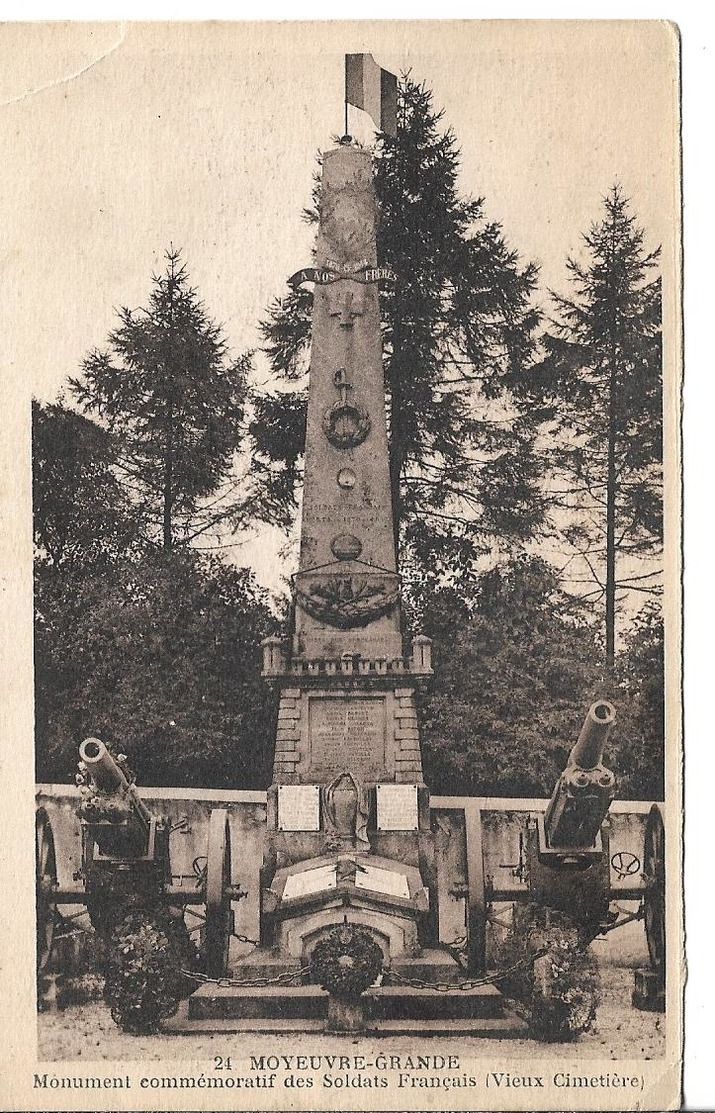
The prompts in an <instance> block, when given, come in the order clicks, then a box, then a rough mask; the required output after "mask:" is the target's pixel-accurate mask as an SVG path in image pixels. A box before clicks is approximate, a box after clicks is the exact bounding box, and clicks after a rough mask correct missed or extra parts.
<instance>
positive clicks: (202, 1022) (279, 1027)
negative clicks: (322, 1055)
mask: <svg viewBox="0 0 715 1113" xmlns="http://www.w3.org/2000/svg"><path fill="white" fill-rule="evenodd" d="M162 1031H164V1032H166V1033H167V1034H171V1035H176V1036H191V1035H199V1034H206V1035H210V1034H213V1033H215V1034H217V1035H219V1034H229V1033H233V1032H247V1033H249V1032H250V1033H252V1034H254V1035H277V1034H280V1033H284V1034H294V1035H298V1034H310V1033H315V1034H319V1033H321V1032H324V1031H325V1020H323V1019H316V1018H315V1017H313V1018H303V1019H299V1018H295V1017H292V1018H291V1017H282V1016H278V1017H270V1018H268V1019H262V1018H251V1019H248V1018H243V1017H207V1018H202V1019H198V1018H195V1017H191V1016H190V1015H189V1010H188V1008H187V1005H186V1002H184V1003H183V1004H182V1006H181V1008H180V1009H179V1011H178V1013H177V1014H176V1016H172V1017H171V1018H170V1019H169V1020H165V1021H164V1022H163V1023H162ZM366 1034H367V1035H375V1036H380V1035H386V1036H388V1035H390V1036H392V1035H395V1036H409V1035H418V1036H473V1037H475V1038H481V1039H514V1038H518V1037H520V1036H521V1037H524V1036H525V1035H526V1034H527V1025H526V1024H525V1022H524V1021H523V1020H519V1019H518V1017H515V1016H513V1015H511V1014H509V1013H507V1014H506V1015H504V1016H502V1017H459V1018H457V1019H453V1020H449V1019H442V1020H406V1019H402V1020H374V1019H373V1020H368V1021H367V1022H366Z"/></svg>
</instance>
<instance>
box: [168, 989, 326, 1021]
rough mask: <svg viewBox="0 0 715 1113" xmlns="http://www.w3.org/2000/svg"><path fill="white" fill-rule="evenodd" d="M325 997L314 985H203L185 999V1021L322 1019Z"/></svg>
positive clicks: (324, 1013) (323, 992)
mask: <svg viewBox="0 0 715 1113" xmlns="http://www.w3.org/2000/svg"><path fill="white" fill-rule="evenodd" d="M327 1015H328V994H327V993H326V991H325V990H324V989H321V988H320V986H318V985H296V986H224V985H212V984H211V983H208V982H207V983H206V984H205V985H202V986H200V987H199V988H198V989H197V990H196V992H195V993H192V994H191V997H189V1019H191V1020H207V1019H220V1018H225V1019H229V1018H230V1019H232V1020H235V1019H238V1018H242V1019H245V1020H249V1019H250V1020H260V1019H263V1020H271V1019H277V1018H280V1019H285V1020H289V1019H301V1020H302V1019H305V1018H311V1017H312V1018H316V1017H317V1018H319V1019H322V1018H324V1017H326V1016H327Z"/></svg>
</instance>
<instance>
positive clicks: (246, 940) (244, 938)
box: [231, 931, 259, 947]
mask: <svg viewBox="0 0 715 1113" xmlns="http://www.w3.org/2000/svg"><path fill="white" fill-rule="evenodd" d="M231 935H232V937H233V938H234V939H237V940H238V942H239V943H250V944H251V946H252V947H258V946H259V941H258V939H249V938H248V936H247V935H239V933H238V932H237V931H232V932H231Z"/></svg>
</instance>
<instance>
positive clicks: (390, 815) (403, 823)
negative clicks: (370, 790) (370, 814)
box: [377, 785, 418, 831]
mask: <svg viewBox="0 0 715 1113" xmlns="http://www.w3.org/2000/svg"><path fill="white" fill-rule="evenodd" d="M377 826H378V828H379V830H380V831H416V830H417V827H418V823H417V786H416V785H378V786H377Z"/></svg>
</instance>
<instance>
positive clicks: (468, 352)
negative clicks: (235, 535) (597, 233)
mask: <svg viewBox="0 0 715 1113" xmlns="http://www.w3.org/2000/svg"><path fill="white" fill-rule="evenodd" d="M440 120H441V113H440V112H436V111H435V110H434V108H433V106H432V94H431V93H430V91H429V90H427V89H426V88H425V87H424V86H420V85H417V84H416V83H415V82H413V81H411V80H410V79H409V78H406V79H404V80H403V81H402V82H401V84H400V90H399V128H398V134H397V137H396V138H394V139H393V138H391V137H389V136H382V137H381V139H380V142H379V145H378V150H377V152H376V156H377V157H376V159H375V186H376V191H377V195H378V200H379V204H380V222H379V228H378V262H379V264H380V265H386V266H389V267H391V268H392V270H393V271H394V272H395V274H396V281H395V283H394V285H393V286H392V287H391V288H389V289H386V290H384V291H383V292H381V315H382V330H383V351H384V366H385V377H386V386H387V405H388V421H389V442H390V470H391V484H392V500H393V508H394V514H395V524H396V533H397V535H398V536H399V537H400V541H401V555H402V562H403V566H404V565H405V563H406V561H409V560H410V558H412V559H416V561H417V563H418V564H420V565H421V566H422V567H427V568H431V569H432V570H435V569H438V568H440V567H441V568H444V567H445V565H449V564H451V565H455V564H457V565H459V566H460V567H461V569H462V570H464V569H465V567H468V566H469V565H470V562H471V561H473V559H474V558H475V556H477V555H478V554H479V553H480V552H483V551H484V550H485V549H487V548H489V547H490V546H491V545H492V544H493V541H494V538H495V537H498V538H499V539H500V541H501V542H502V543H503V545H504V546H505V547H507V548H508V547H509V545H510V544H514V543H516V544H520V543H522V542H523V541H525V540H526V539H527V538H529V537H530V536H531V535H532V534H533V532H534V530H535V529H536V528H537V527H538V525H539V522H540V520H541V513H542V504H541V499H540V496H539V475H540V466H541V464H540V460H539V458H538V453H537V452H536V449H535V436H534V433H535V424H534V423H535V418H536V416H537V415H534V414H533V413H532V412H530V411H529V410H528V409H527V408H526V407H524V406H522V405H521V403H520V396H521V390H522V380H523V378H524V374H525V370H526V368H527V366H528V364H529V362H530V359H531V356H532V344H533V330H534V328H535V326H536V324H537V313H536V311H535V310H534V308H533V307H532V306H531V295H532V293H533V290H534V287H535V284H536V276H537V272H536V267H535V266H533V265H526V266H522V265H521V264H520V262H519V260H518V257H517V255H516V253H515V252H514V251H512V250H510V249H509V248H508V247H507V244H506V241H505V239H504V236H503V233H502V229H501V228H500V226H499V225H498V224H495V223H493V222H490V221H488V219H487V218H486V216H485V207H484V202H483V200H482V199H477V200H470V199H463V198H461V197H460V196H459V194H458V190H457V176H458V169H459V152H458V149H457V145H456V141H455V137H454V135H453V134H452V132H451V131H446V132H444V131H442V130H441V129H440ZM318 200H319V183H317V184H316V190H315V194H314V202H315V204H314V207H313V208H312V209H310V210H308V211H307V212H306V217H307V219H309V220H310V221H313V222H314V221H315V220H316V219H317V207H316V206H317V202H318ZM311 303H312V295H311V294H310V292H309V291H306V290H299V291H296V292H292V293H289V294H288V295H287V296H286V297H284V298H281V299H278V300H276V301H274V302H273V304H272V305H271V306H270V310H269V315H268V319H267V320H266V321H265V322H264V324H263V332H264V336H265V341H266V347H265V350H266V352H267V354H268V356H269V359H270V362H271V365H272V367H273V369H274V371H275V372H276V374H277V375H278V377H279V379H283V380H284V381H283V383H282V385H281V388H280V390H278V391H276V392H274V393H272V394H267V395H264V396H263V397H262V398H260V399H258V400H257V407H256V420H255V421H254V423H253V425H252V432H253V435H254V437H255V440H256V459H257V461H258V462H261V461H262V462H263V463H264V465H266V466H270V465H273V464H274V463H275V461H280V464H281V466H280V467H279V468H277V469H276V468H275V467H273V480H274V483H275V484H276V489H278V488H280V494H281V496H282V497H283V498H286V497H287V495H288V492H291V491H292V490H293V486H294V484H295V482H296V481H297V479H298V478H299V460H300V453H301V451H302V444H301V441H300V438H301V436H302V435H303V433H304V424H305V423H304V416H302V415H304V411H305V390H304V386H303V382H301V381H300V380H301V378H302V376H303V375H304V374H305V372H306V370H307V355H308V349H309V343H310V310H311ZM286 380H287V381H286ZM290 380H293V383H294V384H295V382H296V380H297V381H298V387H299V389H297V390H296V389H294V388H291V384H290Z"/></svg>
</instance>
